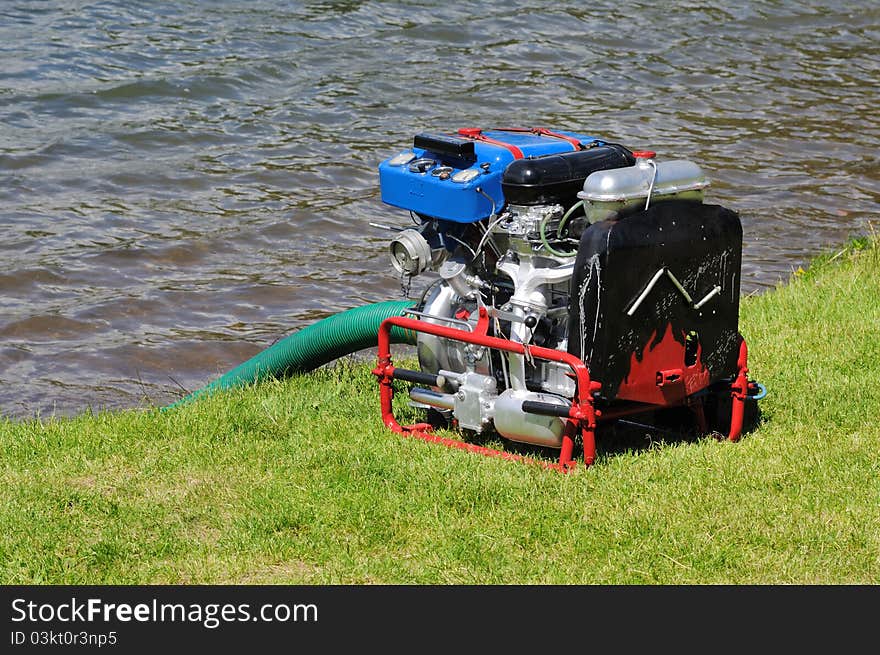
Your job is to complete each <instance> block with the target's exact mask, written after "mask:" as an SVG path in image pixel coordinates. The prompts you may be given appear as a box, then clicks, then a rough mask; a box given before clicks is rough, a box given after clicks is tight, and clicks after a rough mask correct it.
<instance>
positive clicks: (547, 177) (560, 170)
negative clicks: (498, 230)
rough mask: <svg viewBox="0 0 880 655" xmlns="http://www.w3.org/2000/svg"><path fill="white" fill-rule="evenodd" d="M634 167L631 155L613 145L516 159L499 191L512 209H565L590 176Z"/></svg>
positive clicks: (507, 170) (503, 179)
mask: <svg viewBox="0 0 880 655" xmlns="http://www.w3.org/2000/svg"><path fill="white" fill-rule="evenodd" d="M635 163H636V160H635V158H634V157H633V155H632V152H630V151H629V150H628V149H626V148H624V147H623V146H621V145H617V144H614V143H607V144H604V145H601V146H594V147H592V148H588V149H587V150H577V151H574V152H564V153H560V154H556V155H542V156H540V157H528V158H526V159H517V160H515V161H513V162H511V163H510V164H508V166H507V168H506V169H504V175H503V176H502V178H501V189H502V191H503V192H504V198H505V200H506V201H507V202H509V203H510V204H513V205H530V206H531V205H552V204H559V205H562V206H563V207H569V206H571V205H573V204H574V203H575V202H577V194H578V192H579V191H580V190H581V189H582V187H583V185H584V180H586V179H587V177H588V176H589V175H590V173H593V172H594V171H601V170H606V169H609V168H623V167H624V166H633V165H634V164H635Z"/></svg>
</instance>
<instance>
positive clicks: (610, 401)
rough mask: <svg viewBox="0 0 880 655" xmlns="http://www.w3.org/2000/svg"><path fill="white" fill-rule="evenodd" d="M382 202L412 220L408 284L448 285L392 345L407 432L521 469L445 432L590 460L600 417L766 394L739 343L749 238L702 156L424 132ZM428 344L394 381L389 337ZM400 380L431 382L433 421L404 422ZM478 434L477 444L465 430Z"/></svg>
mask: <svg viewBox="0 0 880 655" xmlns="http://www.w3.org/2000/svg"><path fill="white" fill-rule="evenodd" d="M379 176H380V185H381V193H382V200H383V201H384V202H385V203H387V204H389V205H392V206H395V207H398V208H400V209H404V210H408V211H409V212H410V214H411V216H412V219H413V225H412V226H411V227H407V228H401V229H397V231H396V235H395V236H394V238H393V239H392V241H391V243H390V256H391V263H392V265H393V267H394V269H395V271H396V273H397V274H398V275H399V276H400V277H401V279H402V281H403V282H404V283H405V286H407V287H408V284H409V281H410V280H411V279H412V278H413V277H414V276H418V275H430V276H432V277H433V278H434V279H433V281H431V283H430V284H429V285H428V286H427V288H426V290H425V292H424V294H423V295H422V298H421V300H420V302H419V303H418V304H417V305H416V306H415V307H414V308H413V309H412V310H410V311H408V315H406V316H400V317H392V318H390V319H388V320H386V321H385V322H384V323H383V325H382V328H381V329H380V333H379V365H378V366H377V368H376V370H375V371H374V372H375V373H376V375H377V376H378V378H379V382H380V386H381V391H382V412H383V418H384V421H385V423H386V425H388V426H389V427H391V428H392V429H394V430H396V431H399V432H403V433H406V434H410V435H413V436H418V437H421V438H425V439H429V440H432V441H440V442H443V443H446V444H447V445H451V446H456V447H461V448H466V449H468V450H474V451H479V452H484V453H489V454H496V455H501V456H504V457H508V458H514V459H520V458H521V457H520V456H518V455H513V454H509V453H506V452H501V451H496V450H490V449H487V448H483V447H481V446H478V445H476V444H474V443H473V440H467V439H465V440H458V439H445V438H441V437H439V436H438V435H437V434H436V433H435V432H434V430H433V428H435V427H437V425H440V424H449V425H452V426H456V427H457V428H459V429H460V430H463V431H464V432H465V433H471V434H481V435H482V434H487V433H495V434H498V435H500V436H502V437H504V438H506V439H509V440H511V441H514V442H522V443H528V444H536V445H539V446H544V447H549V448H554V449H559V450H560V455H559V460H558V463H555V464H552V465H551V466H553V467H555V468H559V469H561V470H568V469H570V468H571V467H572V466H573V465H574V460H573V459H572V453H573V448H574V442H575V439H577V438H578V437H580V439H581V441H582V444H583V457H584V460H585V462H586V463H587V464H588V465H589V464H590V463H592V461H593V458H594V456H595V433H594V430H595V427H596V423H597V421H601V420H606V419H613V418H619V417H622V416H627V415H630V414H637V413H643V412H652V411H655V410H657V409H662V408H668V407H684V406H687V407H690V408H691V409H692V410H693V412H694V415H695V417H696V419H697V422H698V425H700V427H701V428H703V429H704V430H706V429H707V422H706V412H704V406H705V405H706V404H707V402H709V403H714V404H716V405H717V404H718V401H719V399H720V400H721V401H722V404H723V401H726V399H727V398H730V399H731V402H730V403H729V405H730V407H731V408H732V409H731V410H730V430H729V435H728V436H729V438H730V439H731V440H736V439H738V438H739V435H740V432H741V430H742V418H743V404H744V402H745V400H746V398H747V397H748V395H749V393H750V392H749V382H748V380H747V377H746V375H747V369H746V346H745V341H744V340H743V338H742V337H741V336H740V334H739V332H738V311H739V287H740V260H741V250H742V228H741V225H740V221H739V217H738V216H737V214H736V213H735V212H733V211H731V210H728V209H725V208H723V207H720V206H717V205H710V204H704V203H703V192H704V189H705V188H706V186H708V184H709V182H708V180H707V179H706V177H705V176H704V174H703V172H702V171H701V169H700V167H699V166H697V165H696V164H694V163H692V162H690V161H684V160H672V161H661V160H658V159H657V158H656V156H655V153H653V152H648V151H632V150H630V149H628V148H626V147H624V146H622V145H619V144H616V143H609V142H607V141H605V140H602V139H600V138H596V137H593V136H587V135H584V134H578V133H573V132H567V131H551V130H548V129H542V128H530V129H526V128H503V129H502V128H496V129H487V130H481V129H470V128H468V129H462V130H459V131H458V132H457V133H456V134H452V135H447V134H432V133H423V134H418V135H416V136H415V138H414V141H413V147H412V148H411V149H409V150H406V151H404V152H401V153H400V154H398V155H395V156H393V157H391V158H390V159H387V160H386V161H384V162H382V163H381V164H380V165H379ZM395 325H396V326H398V327H402V328H406V329H410V330H413V331H415V333H416V335H417V353H418V361H419V367H420V369H421V370H419V371H413V370H404V369H400V368H395V367H394V366H393V364H392V361H391V353H390V350H389V340H388V332H389V331H390V329H391V327H392V326H395ZM394 380H405V381H408V382H410V383H414V384H415V386H412V387H411V388H410V389H409V398H410V399H411V403H412V404H414V405H415V406H417V407H420V408H423V409H425V410H427V414H426V422H425V423H421V424H418V425H415V426H406V427H404V426H401V425H399V424H398V423H397V421H396V419H395V418H394V415H393V412H392V407H391V399H392V396H393V393H394ZM465 436H467V434H466V435H465Z"/></svg>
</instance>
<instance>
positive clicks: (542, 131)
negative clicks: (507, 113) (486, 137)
mask: <svg viewBox="0 0 880 655" xmlns="http://www.w3.org/2000/svg"><path fill="white" fill-rule="evenodd" d="M494 129H496V130H498V131H499V132H527V133H529V134H538V135H540V136H549V137H552V138H554V139H562V140H563V141H568V142H569V143H570V144H571V145H572V147H573V148H574V149H575V150H581V149H583V147H584V145H583V144H582V143H581V142H580V141H578V140H577V139H575V138H574V137H573V136H567V135H565V134H559V132H553V131H551V130H548V129H547V128H546V127H496V128H494Z"/></svg>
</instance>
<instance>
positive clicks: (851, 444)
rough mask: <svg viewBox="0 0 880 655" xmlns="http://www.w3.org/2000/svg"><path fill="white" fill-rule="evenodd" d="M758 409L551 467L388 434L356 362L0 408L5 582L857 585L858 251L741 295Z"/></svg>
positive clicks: (609, 445)
mask: <svg viewBox="0 0 880 655" xmlns="http://www.w3.org/2000/svg"><path fill="white" fill-rule="evenodd" d="M740 328H741V331H742V332H743V333H744V334H745V335H746V337H747V339H748V341H749V345H750V361H751V370H752V377H754V378H756V379H758V380H760V381H761V382H762V383H764V384H766V386H767V388H768V390H769V395H768V396H767V397H766V398H765V399H764V400H762V401H761V408H762V414H763V422H762V424H761V425H760V426H759V427H758V428H757V429H756V430H754V431H752V432H751V433H749V434H747V435H746V436H745V437H744V439H743V440H742V441H741V442H740V443H737V444H731V443H727V442H717V441H715V440H713V439H711V438H702V439H696V440H681V441H669V442H662V441H661V442H656V443H653V444H652V445H651V446H650V447H647V448H634V449H622V448H620V447H618V446H617V445H616V444H615V443H614V442H613V440H612V439H611V438H610V436H609V435H605V436H604V437H602V438H601V439H600V443H599V445H600V453H599V459H598V461H597V463H596V465H595V466H593V467H592V468H590V469H584V468H582V467H581V468H579V469H578V470H576V471H575V472H574V473H572V474H570V475H567V476H564V475H560V474H557V473H554V472H550V471H545V470H542V469H539V468H537V467H534V466H524V465H520V464H516V463H511V462H506V461H503V460H498V459H492V458H485V457H479V456H475V455H471V454H468V453H465V452H462V451H457V450H450V449H447V448H442V447H440V446H436V445H432V444H426V443H423V442H421V441H418V440H412V439H405V438H402V437H400V436H397V435H394V434H392V433H390V432H389V431H387V430H386V429H385V428H384V427H382V425H381V424H380V421H379V413H378V394H377V390H376V383H375V381H374V378H373V377H372V375H371V374H370V373H369V369H368V367H366V366H363V365H359V364H352V363H347V362H343V363H340V364H339V365H337V366H334V367H332V368H328V369H325V370H321V371H318V372H315V373H314V374H310V375H307V376H302V377H298V378H294V379H290V380H287V381H284V382H273V383H268V384H264V385H262V386H260V387H259V388H257V389H250V390H244V391H235V392H229V393H224V394H219V395H216V396H214V397H212V398H209V399H207V400H204V401H201V402H198V403H195V404H192V405H190V406H186V407H183V408H180V409H179V410H175V411H171V412H159V411H125V412H120V413H100V414H96V415H85V416H81V417H77V418H73V419H52V420H30V421H24V422H13V421H6V422H0V452H2V455H0V484H2V488H3V503H2V504H0V582H2V583H5V584H14V583H26V584H33V583H36V584H48V583H51V584H97V583H111V584H127V583H208V584H212V583H305V584H330V583H346V584H349V583H350V584H362V583H406V584H410V583H412V584H427V583H439V584H459V583H480V584H483V583H505V584H506V583H517V584H518V583H538V584H544V583H549V584H569V583H599V584H608V583H615V584H636V583H646V584H684V583H696V584H712V583H734V584H750V583H807V584H814V583H832V584H837V583H867V584H876V583H880V247H878V243H877V240H876V239H873V240H861V241H855V242H853V243H852V244H850V246H848V247H847V248H846V249H845V250H844V251H842V252H841V253H839V254H837V255H836V256H825V257H823V258H820V259H819V260H817V261H816V262H815V263H814V264H813V265H812V266H811V267H810V269H809V270H808V271H807V272H805V273H802V274H796V275H794V276H793V278H792V280H791V282H790V283H789V284H787V285H785V286H780V287H779V288H777V289H776V290H774V291H772V292H769V293H766V294H762V295H760V296H753V297H749V298H745V299H743V303H742V318H741V325H740Z"/></svg>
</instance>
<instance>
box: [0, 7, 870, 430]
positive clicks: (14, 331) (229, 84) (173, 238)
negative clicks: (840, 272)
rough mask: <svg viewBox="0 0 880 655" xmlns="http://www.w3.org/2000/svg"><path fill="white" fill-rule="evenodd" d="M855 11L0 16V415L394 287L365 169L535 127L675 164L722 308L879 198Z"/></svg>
mask: <svg viewBox="0 0 880 655" xmlns="http://www.w3.org/2000/svg"><path fill="white" fill-rule="evenodd" d="M878 80H880V5H878V3H876V2H864V3H852V2H832V1H825V2H810V1H804V2H748V1H746V0H732V1H726V2H723V3H722V2H699V3H697V2H672V3H653V2H627V3H619V2H608V1H602V2H591V3H584V2H567V1H560V2H555V3H552V5H551V6H550V7H548V5H547V3H541V2H518V1H510V0H508V1H505V2H497V1H494V0H493V1H489V2H482V3H467V4H464V3H450V2H428V1H426V2H310V3H291V2H282V1H280V0H279V1H272V2H270V1H262V2H247V3H242V2H211V3H207V2H195V1H181V0H178V1H176V2H173V3H172V2H153V1H151V2H132V1H131V0H125V1H124V2H123V1H121V0H113V1H106V2H74V1H67V2H63V1H56V2H24V1H22V2H3V3H0V180H2V184H0V213H2V224H0V257H2V263H3V266H2V269H0V414H2V415H6V416H27V415H33V414H35V413H40V414H42V415H44V416H45V415H47V414H51V413H53V412H54V413H57V414H73V413H76V412H79V411H82V410H84V409H86V408H88V407H93V408H99V407H126V406H143V405H157V404H164V403H166V402H169V401H171V400H173V399H174V398H175V397H176V395H177V394H178V393H179V391H180V387H181V386H182V387H185V388H187V389H194V388H197V387H199V386H201V385H202V384H204V383H206V382H208V381H209V380H211V379H213V378H214V377H216V375H217V374H219V373H222V372H224V371H226V370H228V369H229V368H231V367H232V366H235V365H236V364H238V363H240V362H241V361H243V360H244V359H246V358H248V357H250V356H251V355H253V354H255V353H256V352H258V351H259V350H261V349H263V348H264V347H266V346H267V345H268V344H269V343H271V342H272V341H274V340H275V339H277V338H278V337H280V336H284V335H286V334H288V333H290V332H291V331H293V330H294V329H296V328H299V327H302V326H304V325H306V324H308V323H310V322H312V321H314V320H315V319H318V318H321V317H324V316H327V315H329V314H332V313H335V312H337V311H340V310H343V309H348V308H350V307H353V306H356V305H360V304H363V303H367V302H375V301H379V300H386V299H389V298H396V297H399V296H400V287H399V284H398V282H397V281H396V280H395V279H394V277H393V276H392V275H390V266H389V265H388V264H387V258H386V255H385V248H386V242H387V235H386V234H384V233H377V232H376V231H375V230H374V229H372V228H370V227H369V226H368V223H369V222H370V221H381V222H390V221H394V220H396V219H398V218H399V219H400V220H401V221H403V220H405V219H406V217H405V216H401V215H400V212H398V211H396V210H392V209H391V208H386V207H384V206H383V205H382V203H381V202H380V200H379V190H378V180H377V172H376V166H377V164H378V162H379V161H380V160H382V159H384V158H385V157H387V156H388V155H390V154H393V153H394V152H396V151H398V150H399V149H402V148H404V147H406V146H408V145H409V144H410V143H411V137H412V135H413V134H414V133H416V132H419V131H422V130H425V129H430V130H435V131H439V130H449V131H451V130H454V129H456V128H458V127H462V126H472V125H478V126H493V125H501V124H503V125H511V124H517V125H546V126H552V127H557V128H560V129H571V130H575V131H583V132H586V133H589V134H597V135H601V136H603V137H605V138H608V139H613V140H617V141H621V142H623V143H625V144H627V145H629V146H630V147H633V148H650V149H653V150H657V151H658V153H659V155H660V156H661V157H664V158H673V157H676V158H677V157H683V158H690V159H694V160H695V161H697V162H698V163H699V164H700V165H701V166H702V167H703V168H704V170H705V171H706V172H707V173H708V174H709V176H710V177H711V179H712V182H713V185H712V187H711V188H710V194H709V199H710V200H711V201H712V202H718V203H721V204H724V205H727V206H730V207H732V208H734V209H736V210H738V211H739V212H740V213H741V216H742V221H743V227H744V231H745V245H744V253H743V256H744V264H743V266H744V271H743V293H750V292H754V291H760V290H761V289H763V288H766V287H768V286H772V285H774V284H775V283H776V282H777V281H779V280H784V279H786V278H787V277H788V275H789V273H790V271H791V270H792V269H794V268H797V267H798V266H800V265H802V264H804V263H805V261H806V260H807V259H808V258H809V257H810V256H811V254H813V253H815V252H816V251H817V250H820V249H826V248H829V247H831V246H833V245H834V244H837V243H839V242H840V241H842V240H844V239H846V238H847V237H849V236H851V235H853V234H855V233H859V232H864V231H865V230H866V229H867V225H868V224H869V222H871V221H875V222H876V220H877V214H878V199H880V156H878V152H880V129H878V128H880V110H878V95H880V94H878V91H880V88H878Z"/></svg>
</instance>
